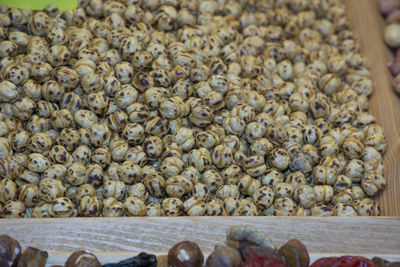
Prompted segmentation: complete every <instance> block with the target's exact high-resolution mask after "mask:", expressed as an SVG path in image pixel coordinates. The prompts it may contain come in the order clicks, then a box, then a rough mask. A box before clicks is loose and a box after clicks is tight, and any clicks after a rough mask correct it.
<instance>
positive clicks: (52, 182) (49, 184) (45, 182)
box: [39, 178, 66, 202]
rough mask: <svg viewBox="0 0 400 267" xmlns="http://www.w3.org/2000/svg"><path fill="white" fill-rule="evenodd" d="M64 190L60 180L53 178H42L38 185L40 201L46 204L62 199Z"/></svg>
mask: <svg viewBox="0 0 400 267" xmlns="http://www.w3.org/2000/svg"><path fill="white" fill-rule="evenodd" d="M65 192H66V189H65V187H64V185H63V183H62V182H61V181H60V180H56V179H53V178H44V179H42V180H41V181H40V183H39V196H40V199H41V200H43V201H46V202H52V201H54V200H55V199H56V198H59V197H63V196H64V195H65Z"/></svg>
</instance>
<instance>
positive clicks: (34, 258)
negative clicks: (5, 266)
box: [18, 247, 49, 267]
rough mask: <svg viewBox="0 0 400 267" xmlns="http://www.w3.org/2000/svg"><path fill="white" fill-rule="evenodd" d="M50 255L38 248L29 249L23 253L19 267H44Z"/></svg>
mask: <svg viewBox="0 0 400 267" xmlns="http://www.w3.org/2000/svg"><path fill="white" fill-rule="evenodd" d="M48 257H49V254H48V253H47V252H46V251H42V250H40V249H38V248H32V247H27V248H26V249H25V250H24V252H22V255H21V259H20V260H19V262H18V267H44V266H45V265H46V262H47V258H48Z"/></svg>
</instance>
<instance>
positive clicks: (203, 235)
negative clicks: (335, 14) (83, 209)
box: [0, 0, 400, 265]
mask: <svg viewBox="0 0 400 267" xmlns="http://www.w3.org/2000/svg"><path fill="white" fill-rule="evenodd" d="M346 4H347V8H348V17H349V23H350V26H351V28H352V29H353V30H354V31H355V33H356V35H357V37H358V38H359V40H360V44H361V49H362V52H363V54H364V55H366V57H367V59H368V62H369V65H370V69H371V73H372V78H373V80H374V83H375V92H374V94H373V96H372V99H371V104H370V106H371V113H372V114H374V115H375V117H376V119H377V121H378V123H380V124H381V125H383V127H384V128H385V131H386V136H387V141H388V150H387V152H386V155H385V157H384V166H385V177H386V179H387V188H386V189H385V190H384V192H383V193H382V194H380V195H379V196H378V200H379V203H380V205H381V207H382V215H386V216H397V217H375V218H368V217H357V218H338V217H331V218H317V217H314V218H310V217H308V218H299V217H252V218H250V217H219V218H215V217H181V218H166V217H164V218H95V219H92V218H72V219H26V220H25V219H19V220H0V234H9V235H10V236H12V237H14V238H16V239H17V240H19V241H20V243H21V245H22V246H23V247H26V246H34V247H38V248H41V249H43V250H47V251H48V252H49V253H50V258H49V262H48V263H49V265H51V264H63V263H64V262H65V260H66V258H67V257H68V256H69V255H70V254H71V252H73V251H76V250H80V249H86V250H89V251H91V252H94V253H95V254H96V255H98V257H99V259H100V260H101V262H102V263H107V262H115V261H118V260H121V259H124V258H127V257H131V256H134V255H136V254H137V253H138V252H140V251H147V252H153V253H157V254H165V253H166V252H167V251H168V249H169V248H170V247H171V246H172V245H173V244H175V243H177V242H179V241H183V240H192V241H195V242H197V243H198V244H199V245H200V247H201V248H202V250H203V251H204V252H205V253H206V254H207V253H209V252H210V251H212V249H213V246H214V244H215V243H216V242H219V241H222V240H224V238H225V231H226V230H227V229H228V227H229V226H232V225H238V224H251V225H253V226H255V227H257V228H259V229H260V230H262V231H265V232H267V233H268V234H269V235H270V236H271V238H272V239H273V241H274V242H275V244H276V245H278V246H279V245H282V244H283V243H284V242H286V241H287V240H288V239H291V238H296V239H299V240H301V241H302V242H304V243H305V245H306V246H307V247H308V249H309V251H310V253H311V258H312V260H315V259H317V258H319V257H322V256H332V255H336V256H337V255H346V254H347V255H348V254H352V255H363V256H367V257H373V256H381V257H384V258H386V259H389V260H398V261H400V217H399V216H400V181H399V175H400V164H397V161H398V159H400V145H399V136H400V135H399V132H400V125H399V123H400V122H399V114H400V100H399V98H398V97H397V95H396V94H395V93H394V92H393V91H392V90H391V87H390V81H391V75H390V73H389V72H388V70H387V68H386V63H387V61H388V60H389V59H391V57H392V55H391V54H390V52H389V50H388V49H387V48H386V46H385V44H384V43H383V40H382V37H381V32H382V29H383V20H382V18H381V17H380V14H379V12H378V11H377V0H348V1H347V2H346Z"/></svg>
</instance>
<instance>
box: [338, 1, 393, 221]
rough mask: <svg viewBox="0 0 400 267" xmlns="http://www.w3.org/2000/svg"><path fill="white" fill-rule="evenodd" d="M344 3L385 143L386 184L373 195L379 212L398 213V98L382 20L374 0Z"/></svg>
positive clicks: (387, 214) (372, 109)
mask: <svg viewBox="0 0 400 267" xmlns="http://www.w3.org/2000/svg"><path fill="white" fill-rule="evenodd" d="M346 5H347V15H348V16H347V17H348V21H349V24H350V27H351V28H352V30H353V31H354V32H355V33H356V35H357V37H358V39H359V42H360V46H361V51H362V53H363V54H364V55H365V56H366V57H367V60H368V63H369V68H370V70H371V74H372V79H373V81H374V86H375V91H374V93H373V95H372V97H371V102H370V110H371V113H372V114H373V115H374V116H375V118H376V120H377V122H378V123H379V124H381V125H382V126H383V128H384V129H385V133H386V138H387V143H388V147H387V151H386V153H385V155H384V160H383V164H384V167H385V178H386V180H387V186H386V188H385V190H384V191H383V192H382V193H381V194H380V195H378V198H377V199H378V202H379V204H380V206H381V208H382V215H386V216H400V164H398V162H399V160H400V139H399V137H400V99H399V97H398V96H397V95H396V93H395V92H394V91H393V90H392V88H391V81H392V75H391V73H390V72H389V70H388V68H387V62H388V61H389V60H391V59H392V58H393V56H392V54H391V52H390V51H389V49H388V48H387V47H386V45H385V43H384V41H383V37H382V32H383V27H384V21H383V19H382V16H381V15H380V13H379V11H378V10H379V9H378V1H377V0H347V1H346Z"/></svg>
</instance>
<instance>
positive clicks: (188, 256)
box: [168, 241, 204, 267]
mask: <svg viewBox="0 0 400 267" xmlns="http://www.w3.org/2000/svg"><path fill="white" fill-rule="evenodd" d="M203 262H204V255H203V252H201V250H200V248H199V246H198V245H197V244H196V243H194V242H190V241H183V242H180V243H178V244H176V245H175V246H173V247H172V248H171V249H170V250H169V251H168V264H169V265H171V266H172V267H197V266H198V267H200V266H203Z"/></svg>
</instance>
